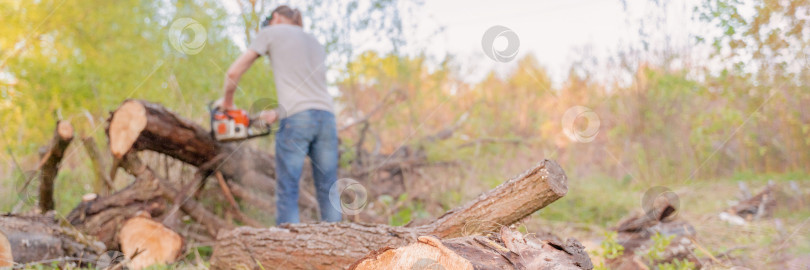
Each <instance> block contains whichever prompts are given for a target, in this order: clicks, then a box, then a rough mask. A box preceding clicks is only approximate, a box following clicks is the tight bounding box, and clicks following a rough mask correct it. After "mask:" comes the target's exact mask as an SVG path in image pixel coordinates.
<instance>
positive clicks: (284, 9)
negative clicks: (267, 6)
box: [270, 5, 304, 27]
mask: <svg viewBox="0 0 810 270" xmlns="http://www.w3.org/2000/svg"><path fill="white" fill-rule="evenodd" d="M270 14H271V15H270V16H272V15H274V14H278V15H281V16H284V17H286V18H287V19H290V20H292V22H293V23H294V24H295V25H298V26H301V27H304V22H303V20H302V19H301V11H300V10H298V9H297V8H296V9H293V8H290V7H289V6H287V5H280V6H278V7H277V8H276V9H274V10H273V12H272V13H270Z"/></svg>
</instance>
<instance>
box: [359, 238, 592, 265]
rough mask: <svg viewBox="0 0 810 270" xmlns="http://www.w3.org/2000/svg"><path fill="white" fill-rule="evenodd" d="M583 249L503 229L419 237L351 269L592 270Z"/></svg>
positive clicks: (374, 253)
mask: <svg viewBox="0 0 810 270" xmlns="http://www.w3.org/2000/svg"><path fill="white" fill-rule="evenodd" d="M583 248H584V247H583V246H582V245H581V244H580V243H579V242H577V241H576V240H572V239H569V240H568V242H566V243H559V242H556V241H554V240H547V239H543V240H540V239H536V238H527V237H526V236H524V235H522V234H521V233H520V232H516V231H513V230H511V229H509V228H508V227H503V228H501V232H500V233H498V234H493V235H489V236H479V235H476V236H464V237H459V238H453V239H448V240H439V239H437V238H435V237H433V236H420V237H419V238H418V239H417V241H416V242H414V243H411V244H409V245H407V246H404V247H400V248H396V249H391V248H383V249H381V250H378V251H376V252H372V253H371V254H369V255H368V256H366V257H365V258H363V259H360V260H359V261H357V262H355V264H354V265H352V266H351V267H350V269H352V270H373V269H460V270H473V269H593V264H591V260H590V257H588V254H587V253H585V252H584V250H583Z"/></svg>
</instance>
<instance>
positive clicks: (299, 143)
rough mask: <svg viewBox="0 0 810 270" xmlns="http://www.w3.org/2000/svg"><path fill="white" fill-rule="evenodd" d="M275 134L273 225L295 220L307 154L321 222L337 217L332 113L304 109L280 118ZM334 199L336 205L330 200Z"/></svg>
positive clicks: (336, 139)
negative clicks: (299, 188)
mask: <svg viewBox="0 0 810 270" xmlns="http://www.w3.org/2000/svg"><path fill="white" fill-rule="evenodd" d="M280 125H281V128H280V129H279V130H278V132H277V134H276V182H277V185H276V210H277V212H276V224H282V223H298V222H300V220H299V218H298V181H299V179H300V178H301V170H302V169H303V166H304V160H305V159H306V157H307V156H309V159H310V161H311V163H312V176H313V178H314V180H315V191H316V197H317V200H318V208H320V212H321V221H326V222H338V221H340V220H341V212H340V208H339V207H341V206H340V201H339V200H340V197H339V196H337V194H336V193H337V188H336V187H332V185H334V184H335V183H336V182H337V170H338V138H337V126H336V124H335V115H334V114H332V113H330V112H327V111H321V110H307V111H303V112H299V113H296V114H293V115H291V116H289V117H287V118H284V119H281V124H280ZM330 192H331V193H335V194H332V196H331V199H332V200H336V204H335V203H333V202H331V201H330V196H329V195H330Z"/></svg>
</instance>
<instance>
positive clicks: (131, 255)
mask: <svg viewBox="0 0 810 270" xmlns="http://www.w3.org/2000/svg"><path fill="white" fill-rule="evenodd" d="M118 239H119V240H118V242H119V243H121V252H123V253H124V256H126V258H127V259H128V260H129V262H128V263H127V266H128V267H129V268H130V269H143V268H146V267H147V266H150V265H153V264H168V263H172V262H174V261H175V260H176V259H177V258H178V257H179V256H180V255H182V251H183V238H182V237H180V235H179V234H177V233H176V232H174V231H172V230H170V229H169V228H167V227H166V226H163V224H161V223H160V222H156V221H154V220H152V219H151V217H150V216H149V214H148V213H146V212H140V213H138V215H136V216H135V217H133V218H131V219H129V220H127V222H126V223H124V226H122V227H121V231H120V232H119V233H118Z"/></svg>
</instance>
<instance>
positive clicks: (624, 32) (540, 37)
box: [417, 0, 632, 81]
mask: <svg viewBox="0 0 810 270" xmlns="http://www.w3.org/2000/svg"><path fill="white" fill-rule="evenodd" d="M494 3H497V4H494ZM460 7H463V8H460ZM425 10H426V12H427V13H428V14H431V15H432V18H433V19H434V20H435V21H436V23H437V24H438V25H443V26H444V27H445V29H444V31H443V32H442V33H441V34H440V35H439V36H438V37H437V38H435V39H434V41H433V42H432V45H429V46H426V48H427V51H429V52H431V53H433V54H441V52H449V53H452V54H455V55H459V59H460V60H461V61H464V62H467V66H470V67H476V68H470V69H469V70H468V71H467V72H468V73H469V74H468V75H466V76H469V79H470V80H473V81H475V80H479V79H482V77H483V76H485V75H486V74H487V72H488V71H489V70H491V69H495V70H498V71H501V72H506V71H508V70H509V69H510V67H512V66H513V63H511V62H505V63H501V62H498V61H495V60H492V59H490V58H488V57H487V56H486V55H485V54H484V49H483V48H482V44H481V39H482V38H483V35H484V33H485V32H486V31H487V29H489V28H490V27H492V26H495V25H501V26H504V27H506V28H509V29H511V30H512V31H513V32H515V34H516V35H517V37H518V39H519V42H520V46H519V49H518V55H517V57H516V58H515V59H520V58H521V57H523V56H524V55H526V54H528V53H532V54H533V55H534V56H535V57H536V58H537V60H538V61H539V62H540V64H542V65H544V66H545V67H546V68H547V69H548V71H549V73H550V74H551V77H552V78H553V79H554V80H555V81H559V80H561V79H562V78H563V77H564V75H565V74H566V71H567V70H568V66H570V63H571V61H572V60H573V59H572V58H573V53H574V52H575V51H576V50H577V48H582V47H584V46H586V45H590V46H593V47H594V48H597V50H598V48H602V49H607V48H609V47H611V46H615V45H616V44H618V43H619V42H620V41H622V40H629V39H632V36H631V35H630V33H629V31H628V30H629V29H628V27H627V24H626V22H625V20H624V11H623V8H622V5H621V3H620V2H619V1H618V0H568V1H559V0H536V1H516V0H501V1H485V0H467V1H451V0H445V1H427V2H426V3H425ZM417 39H419V38H417ZM507 43H508V42H507V40H506V38H498V39H496V40H495V49H503V48H505V47H506V46H507Z"/></svg>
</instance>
